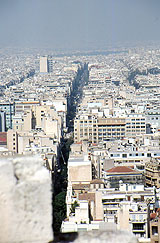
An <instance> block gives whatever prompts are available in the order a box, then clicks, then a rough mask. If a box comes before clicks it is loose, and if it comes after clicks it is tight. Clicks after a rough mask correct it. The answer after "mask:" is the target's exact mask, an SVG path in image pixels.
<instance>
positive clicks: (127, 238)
mask: <svg viewBox="0 0 160 243" xmlns="http://www.w3.org/2000/svg"><path fill="white" fill-rule="evenodd" d="M137 242H138V241H137V239H136V237H135V236H133V235H131V234H130V233H128V232H126V231H118V230H106V231H100V230H99V231H89V232H85V233H84V232H81V233H78V237H77V239H76V240H75V241H74V243H137Z"/></svg>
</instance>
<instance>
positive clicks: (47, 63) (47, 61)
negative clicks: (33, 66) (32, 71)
mask: <svg viewBox="0 0 160 243" xmlns="http://www.w3.org/2000/svg"><path fill="white" fill-rule="evenodd" d="M52 71H53V62H52V57H51V56H48V57H47V56H43V57H40V73H51V72H52Z"/></svg>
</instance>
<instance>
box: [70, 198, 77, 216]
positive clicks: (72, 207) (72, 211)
mask: <svg viewBox="0 0 160 243" xmlns="http://www.w3.org/2000/svg"><path fill="white" fill-rule="evenodd" d="M77 207H79V203H78V202H77V201H74V203H72V204H71V209H70V211H71V213H75V208H77Z"/></svg>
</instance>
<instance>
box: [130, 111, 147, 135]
mask: <svg viewBox="0 0 160 243" xmlns="http://www.w3.org/2000/svg"><path fill="white" fill-rule="evenodd" d="M142 134H146V118H145V116H143V115H141V114H134V115H132V114H130V115H129V116H128V117H127V118H126V137H133V138H136V136H137V135H142Z"/></svg>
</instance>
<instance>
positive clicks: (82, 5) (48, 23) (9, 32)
mask: <svg viewBox="0 0 160 243" xmlns="http://www.w3.org/2000/svg"><path fill="white" fill-rule="evenodd" d="M0 4H1V9H0V30H1V38H0V45H1V46H16V47H18V46H20V47H51V48H53V49H63V50H66V49H67V50H70V49H71V50H77V49H78V50H81V49H85V50H90V49H97V48H100V49H104V48H108V47H113V48H114V47H116V46H117V45H121V46H122V45H124V46H125V45H133V44H137V43H150V42H152V43H153V42H159V41H160V32H159V31H158V29H159V24H160V18H159V9H160V3H159V1H158V0H154V1H149V0H141V1H139V0H135V1H129V0H120V1H113V0H81V1H80V0H67V1H66V0H54V1H52V0H46V1H43V0H34V1H33V0H28V1H25V0H16V1H10V0H7V1H1V3H0Z"/></svg>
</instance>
